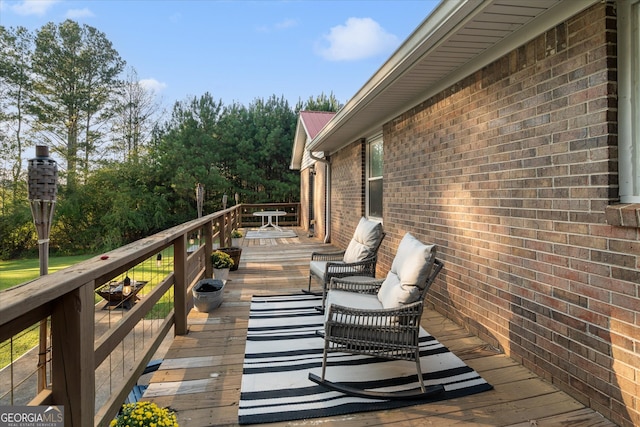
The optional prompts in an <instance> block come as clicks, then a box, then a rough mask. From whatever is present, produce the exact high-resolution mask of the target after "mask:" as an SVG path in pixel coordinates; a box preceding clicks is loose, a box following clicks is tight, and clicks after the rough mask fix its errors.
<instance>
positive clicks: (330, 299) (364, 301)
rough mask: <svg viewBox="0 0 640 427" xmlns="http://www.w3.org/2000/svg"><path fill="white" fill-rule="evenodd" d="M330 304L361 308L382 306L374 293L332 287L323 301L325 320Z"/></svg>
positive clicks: (378, 308)
mask: <svg viewBox="0 0 640 427" xmlns="http://www.w3.org/2000/svg"><path fill="white" fill-rule="evenodd" d="M331 304H337V305H342V306H344V307H350V308H358V309H362V310H380V309H381V308H382V304H380V301H379V300H378V297H377V296H376V295H372V294H361V293H358V292H349V291H340V290H337V289H332V290H330V291H329V292H328V293H327V301H326V302H325V310H324V316H325V319H324V320H325V322H326V321H327V319H328V316H329V307H331Z"/></svg>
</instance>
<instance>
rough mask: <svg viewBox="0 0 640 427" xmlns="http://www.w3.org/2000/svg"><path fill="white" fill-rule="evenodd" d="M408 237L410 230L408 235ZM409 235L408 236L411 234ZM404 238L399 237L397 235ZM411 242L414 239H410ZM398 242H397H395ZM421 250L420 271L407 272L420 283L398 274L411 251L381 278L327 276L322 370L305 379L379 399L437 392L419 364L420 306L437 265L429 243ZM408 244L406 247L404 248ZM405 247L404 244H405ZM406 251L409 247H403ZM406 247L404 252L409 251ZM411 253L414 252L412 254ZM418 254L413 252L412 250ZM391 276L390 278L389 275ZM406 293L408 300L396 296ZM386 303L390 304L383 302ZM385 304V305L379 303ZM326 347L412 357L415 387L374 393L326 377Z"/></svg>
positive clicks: (439, 264)
mask: <svg viewBox="0 0 640 427" xmlns="http://www.w3.org/2000/svg"><path fill="white" fill-rule="evenodd" d="M409 236H410V235H409ZM411 237H412V236H411ZM403 241H404V239H403ZM414 243H415V242H414ZM401 246H402V243H401ZM423 247H424V248H427V249H425V250H423V251H422V254H425V256H424V257H423V261H424V264H423V265H422V266H416V268H417V269H421V271H420V272H419V273H417V274H409V275H411V276H412V277H414V278H419V279H420V283H416V284H415V285H414V284H410V285H407V280H406V279H405V280H403V279H402V277H401V276H400V279H399V280H398V277H397V276H398V273H399V274H403V273H402V271H403V269H404V272H405V273H404V275H405V277H406V276H407V273H406V271H408V270H410V268H411V265H413V264H415V258H416V257H415V256H413V257H410V258H412V259H408V260H406V263H405V266H404V267H402V266H398V265H399V264H400V262H398V265H396V260H398V256H396V259H395V260H394V266H396V267H398V268H397V269H396V271H394V267H393V266H392V271H390V272H389V275H388V276H387V278H386V279H374V278H371V279H370V280H364V279H363V278H361V277H356V278H350V277H346V278H335V277H334V278H332V279H331V281H330V283H329V291H328V298H327V302H326V310H325V319H326V321H325V327H324V332H323V335H324V352H323V357H322V373H321V376H317V375H315V374H313V373H310V374H309V379H310V380H312V381H314V382H316V383H318V384H321V385H323V386H325V387H327V388H330V389H332V390H336V391H340V392H342V393H345V394H349V395H354V396H360V397H367V398H384V399H420V398H425V397H430V396H433V395H434V394H438V393H442V392H443V391H444V387H443V386H442V385H431V386H428V387H427V386H425V384H424V381H423V376H422V367H421V365H420V345H419V338H418V336H419V332H420V319H421V317H422V313H423V310H424V304H425V296H426V294H427V292H428V290H429V288H430V287H431V285H432V284H433V282H434V280H435V278H436V276H437V275H438V274H439V273H440V270H442V267H443V264H442V262H441V261H440V260H438V259H436V258H435V248H434V247H433V246H423ZM405 249H408V248H405ZM409 249H410V248H409ZM409 252H410V251H409ZM409 252H406V251H405V253H409ZM414 255H415V254H414ZM418 256H419V255H418ZM392 276H393V277H392ZM403 282H404V287H405V288H406V287H407V286H415V289H413V288H412V289H409V290H408V292H404V291H405V290H407V289H404V290H400V289H393V288H391V287H390V286H395V287H397V286H403V285H400V283H403ZM406 296H409V299H410V300H411V301H410V302H406V303H403V302H402V301H403V300H404V299H406V298H405V297H406ZM389 305H391V306H392V307H388V306H389ZM385 306H387V307H386V308H385ZM329 352H346V353H355V354H363V355H368V356H374V357H380V358H384V359H394V360H407V361H413V362H414V363H415V365H416V370H417V377H418V381H419V383H420V388H419V389H412V390H406V391H400V392H380V391H372V390H362V389H357V388H353V387H350V386H348V385H345V384H340V383H339V382H333V381H329V380H327V379H326V371H327V355H328V353H329Z"/></svg>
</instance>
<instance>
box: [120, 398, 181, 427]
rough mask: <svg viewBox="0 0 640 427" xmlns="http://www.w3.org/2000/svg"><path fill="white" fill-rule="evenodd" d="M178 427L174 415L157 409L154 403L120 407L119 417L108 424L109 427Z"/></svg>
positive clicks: (169, 411) (163, 409)
mask: <svg viewBox="0 0 640 427" xmlns="http://www.w3.org/2000/svg"><path fill="white" fill-rule="evenodd" d="M133 426H140V427H161V426H164V427H169V426H175V427H178V421H177V417H176V414H175V413H174V412H173V411H171V410H169V409H167V408H159V407H158V406H157V405H156V404H155V403H151V402H136V403H129V404H126V405H123V406H122V411H121V413H120V415H119V416H118V417H117V418H116V419H115V420H113V421H112V422H111V423H110V427H133Z"/></svg>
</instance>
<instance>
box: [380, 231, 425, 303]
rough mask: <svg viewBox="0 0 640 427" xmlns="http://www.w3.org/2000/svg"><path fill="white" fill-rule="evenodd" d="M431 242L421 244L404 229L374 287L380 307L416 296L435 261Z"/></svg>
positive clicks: (407, 300) (413, 300)
mask: <svg viewBox="0 0 640 427" xmlns="http://www.w3.org/2000/svg"><path fill="white" fill-rule="evenodd" d="M435 252H436V249H435V245H425V244H424V243H422V242H420V241H419V240H418V239H416V238H415V237H413V236H412V235H411V234H409V233H407V234H405V236H404V237H403V238H402V240H401V241H400V245H399V246H398V250H397V252H396V256H395V258H394V259H393V263H392V264H391V270H390V271H389V273H388V274H387V278H386V279H385V281H384V283H382V286H381V287H380V290H379V291H378V299H379V300H380V302H381V303H382V305H383V307H384V308H397V307H400V306H402V305H404V304H410V303H412V302H415V301H417V300H418V299H419V298H420V290H421V289H424V286H425V285H426V282H427V276H428V275H429V272H430V271H431V268H432V267H433V263H434V262H435Z"/></svg>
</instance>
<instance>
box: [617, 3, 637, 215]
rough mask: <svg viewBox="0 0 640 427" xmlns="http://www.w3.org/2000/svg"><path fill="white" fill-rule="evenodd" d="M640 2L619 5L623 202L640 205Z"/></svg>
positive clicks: (620, 155)
mask: <svg viewBox="0 0 640 427" xmlns="http://www.w3.org/2000/svg"><path fill="white" fill-rule="evenodd" d="M639 24H640V0H619V1H618V173H619V181H620V202H622V203H640V84H639V79H640V54H639V52H640V30H639V29H638V25H639Z"/></svg>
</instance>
